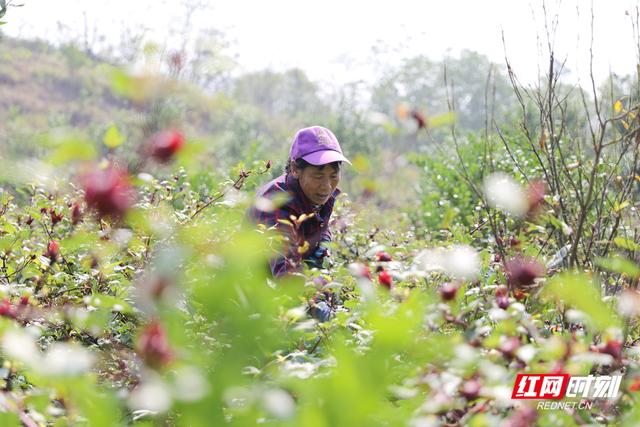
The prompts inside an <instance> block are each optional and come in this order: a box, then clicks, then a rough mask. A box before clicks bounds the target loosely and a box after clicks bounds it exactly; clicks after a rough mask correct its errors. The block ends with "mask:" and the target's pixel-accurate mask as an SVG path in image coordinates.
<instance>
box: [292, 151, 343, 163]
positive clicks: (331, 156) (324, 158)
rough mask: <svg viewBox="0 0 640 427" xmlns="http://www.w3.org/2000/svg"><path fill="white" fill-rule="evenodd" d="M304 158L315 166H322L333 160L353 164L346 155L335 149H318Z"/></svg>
mask: <svg viewBox="0 0 640 427" xmlns="http://www.w3.org/2000/svg"><path fill="white" fill-rule="evenodd" d="M302 158H303V159H304V160H306V161H307V162H309V163H311V164H312V165H314V166H322V165H326V164H327V163H333V162H346V163H349V164H351V162H350V161H349V160H347V158H346V157H345V156H343V155H342V154H340V153H338V152H337V151H333V150H322V151H316V152H315V153H311V154H307V155H306V156H303V157H302Z"/></svg>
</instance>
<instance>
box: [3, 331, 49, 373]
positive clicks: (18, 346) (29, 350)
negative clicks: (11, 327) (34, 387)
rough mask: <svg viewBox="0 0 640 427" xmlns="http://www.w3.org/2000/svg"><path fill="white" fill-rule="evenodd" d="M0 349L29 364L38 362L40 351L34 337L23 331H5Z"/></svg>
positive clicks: (33, 364) (34, 364)
mask: <svg viewBox="0 0 640 427" xmlns="http://www.w3.org/2000/svg"><path fill="white" fill-rule="evenodd" d="M2 349H3V350H4V354H6V355H7V356H8V357H10V358H12V359H15V360H19V361H21V362H24V363H26V364H27V365H30V366H37V365H38V364H39V363H40V359H41V358H40V352H39V351H38V348H37V347H36V341H35V339H34V338H33V337H32V336H31V335H30V334H28V333H25V332H23V331H7V332H5V333H4V336H3V337H2Z"/></svg>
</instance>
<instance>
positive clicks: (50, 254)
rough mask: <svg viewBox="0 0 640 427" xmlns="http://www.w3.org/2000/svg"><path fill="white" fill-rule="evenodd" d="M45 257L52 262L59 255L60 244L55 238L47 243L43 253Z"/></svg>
mask: <svg viewBox="0 0 640 427" xmlns="http://www.w3.org/2000/svg"><path fill="white" fill-rule="evenodd" d="M43 255H44V256H45V257H47V258H49V259H50V260H51V262H52V263H54V262H56V261H57V260H58V258H59V257H60V245H59V244H58V242H56V241H55V240H52V241H50V242H49V244H48V245H47V250H46V251H44V254H43Z"/></svg>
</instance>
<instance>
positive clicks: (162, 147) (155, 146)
mask: <svg viewBox="0 0 640 427" xmlns="http://www.w3.org/2000/svg"><path fill="white" fill-rule="evenodd" d="M147 144H148V149H149V154H150V155H151V157H153V158H154V159H156V160H157V161H159V162H161V163H167V162H169V161H171V160H172V159H173V157H174V156H175V154H176V153H177V152H178V151H180V149H182V147H183V146H184V144H185V139H184V135H182V133H180V132H178V131H177V130H173V129H171V130H163V131H160V132H158V133H155V134H153V135H151V137H150V138H149V141H148V142H147Z"/></svg>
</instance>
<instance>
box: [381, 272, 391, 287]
mask: <svg viewBox="0 0 640 427" xmlns="http://www.w3.org/2000/svg"><path fill="white" fill-rule="evenodd" d="M378 283H380V284H381V285H382V286H384V287H386V288H387V289H391V286H393V279H392V278H391V275H390V274H389V272H388V271H386V270H383V271H381V272H380V274H379V275H378Z"/></svg>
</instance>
